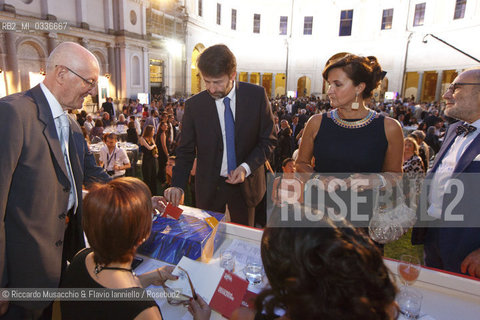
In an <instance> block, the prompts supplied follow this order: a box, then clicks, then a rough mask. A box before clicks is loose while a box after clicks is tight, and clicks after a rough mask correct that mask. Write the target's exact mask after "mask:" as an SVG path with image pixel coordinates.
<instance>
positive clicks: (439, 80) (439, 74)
mask: <svg viewBox="0 0 480 320" xmlns="http://www.w3.org/2000/svg"><path fill="white" fill-rule="evenodd" d="M442 81H443V70H437V86H436V88H435V101H440V98H441V97H442Z"/></svg>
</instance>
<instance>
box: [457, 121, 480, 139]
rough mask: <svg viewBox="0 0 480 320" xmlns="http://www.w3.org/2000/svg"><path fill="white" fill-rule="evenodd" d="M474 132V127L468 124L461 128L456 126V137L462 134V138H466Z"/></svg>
mask: <svg viewBox="0 0 480 320" xmlns="http://www.w3.org/2000/svg"><path fill="white" fill-rule="evenodd" d="M475 130H477V128H476V127H474V126H471V125H469V124H466V123H464V124H462V125H461V126H458V127H457V130H456V132H457V136H459V135H461V134H463V136H464V137H466V136H468V135H469V134H470V133H472V132H474V131H475Z"/></svg>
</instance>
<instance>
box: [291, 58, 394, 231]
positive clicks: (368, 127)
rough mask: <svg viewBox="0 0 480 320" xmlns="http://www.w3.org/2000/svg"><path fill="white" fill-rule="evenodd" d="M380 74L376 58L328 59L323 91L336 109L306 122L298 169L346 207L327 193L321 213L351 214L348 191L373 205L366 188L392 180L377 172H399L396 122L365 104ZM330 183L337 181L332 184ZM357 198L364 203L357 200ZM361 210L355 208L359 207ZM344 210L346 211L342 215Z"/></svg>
mask: <svg viewBox="0 0 480 320" xmlns="http://www.w3.org/2000/svg"><path fill="white" fill-rule="evenodd" d="M382 75H383V72H382V70H381V67H380V65H379V63H378V61H377V59H376V58H375V57H360V56H356V55H353V54H347V55H345V56H343V57H340V58H338V59H331V60H330V61H329V62H328V63H327V66H326V67H325V69H324V71H323V78H324V79H325V80H326V81H327V82H328V83H329V85H330V87H329V89H328V91H327V94H328V97H329V99H330V104H331V106H332V107H333V108H335V109H333V110H331V111H329V112H326V113H323V114H318V115H315V116H313V117H311V118H310V120H309V121H308V122H307V124H306V126H305V131H304V134H303V137H302V143H301V145H300V150H299V153H298V158H297V161H296V168H297V172H300V173H306V176H308V177H309V178H310V177H313V178H318V179H319V180H320V182H322V183H323V185H320V189H322V186H325V187H324V188H323V190H326V191H329V190H330V191H333V190H336V192H338V193H339V196H340V198H341V199H343V200H345V202H346V205H347V206H346V207H342V206H341V205H338V203H339V201H337V200H336V199H333V196H331V195H330V198H329V196H328V194H327V197H326V200H325V206H324V207H321V208H319V209H323V210H324V209H325V208H326V207H332V208H334V210H335V212H336V213H346V214H349V215H351V214H352V213H353V212H352V210H354V209H355V208H354V205H355V204H354V203H353V201H352V200H351V199H352V192H355V193H356V194H357V196H362V195H365V196H366V198H367V199H369V200H366V202H368V201H372V200H371V198H372V197H371V196H370V197H368V193H369V192H368V191H369V190H372V189H376V188H383V187H385V186H386V185H387V183H388V182H389V180H392V179H395V177H394V176H395V175H384V174H379V173H382V172H388V173H401V172H402V163H403V132H402V128H401V126H400V124H399V123H398V122H397V121H396V120H394V119H392V118H390V117H384V116H383V115H381V114H379V113H377V112H375V111H374V110H371V109H369V108H368V107H367V106H366V103H367V102H368V101H369V99H370V98H371V97H372V92H373V90H374V89H375V88H377V87H378V85H379V84H380V81H381V79H382ZM313 159H314V160H313ZM334 179H340V180H335V181H333V182H332V180H334ZM390 182H392V181H390ZM339 189H340V190H339ZM342 192H343V193H344V194H343V195H342V194H341V193H342ZM364 193H365V194H364ZM370 194H371V192H370ZM357 200H359V202H362V199H361V198H358V199H357ZM322 205H323V203H321V204H320V206H322ZM372 205H373V203H370V204H367V205H366V206H364V209H365V208H369V209H368V210H369V211H370V212H369V214H370V215H371V213H372ZM360 208H361V205H358V206H357V209H359V210H360ZM345 209H347V212H340V211H342V210H343V211H345ZM360 211H361V210H360ZM363 211H365V210H363ZM358 213H361V212H358ZM364 213H365V212H364ZM352 222H355V221H353V219H352ZM366 223H367V224H368V221H367V222H366ZM357 225H358V224H357Z"/></svg>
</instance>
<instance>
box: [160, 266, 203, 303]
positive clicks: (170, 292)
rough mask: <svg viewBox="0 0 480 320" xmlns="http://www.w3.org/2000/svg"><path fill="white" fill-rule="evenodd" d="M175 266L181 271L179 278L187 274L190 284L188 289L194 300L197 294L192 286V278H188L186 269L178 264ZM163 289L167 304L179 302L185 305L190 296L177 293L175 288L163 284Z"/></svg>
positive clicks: (188, 276)
mask: <svg viewBox="0 0 480 320" xmlns="http://www.w3.org/2000/svg"><path fill="white" fill-rule="evenodd" d="M177 268H178V269H179V270H180V271H181V273H180V275H179V276H180V278H182V277H184V276H187V279H188V284H189V285H190V291H191V292H192V297H193V299H194V300H197V297H198V296H197V293H196V292H195V289H194V288H193V283H192V280H191V279H190V275H189V274H188V272H187V270H185V269H183V268H182V267H180V266H177ZM163 289H164V290H165V292H166V295H167V302H168V304H171V305H173V306H175V305H180V304H184V305H187V304H188V303H189V301H190V297H188V296H186V295H184V294H181V293H179V292H178V291H177V290H174V289H171V288H169V287H167V286H163Z"/></svg>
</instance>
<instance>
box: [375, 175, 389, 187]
mask: <svg viewBox="0 0 480 320" xmlns="http://www.w3.org/2000/svg"><path fill="white" fill-rule="evenodd" d="M377 176H378V178H379V179H380V181H381V182H382V184H381V185H380V186H379V187H380V189H383V188H385V187H386V186H387V179H385V177H384V176H383V175H381V174H380V173H377Z"/></svg>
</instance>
